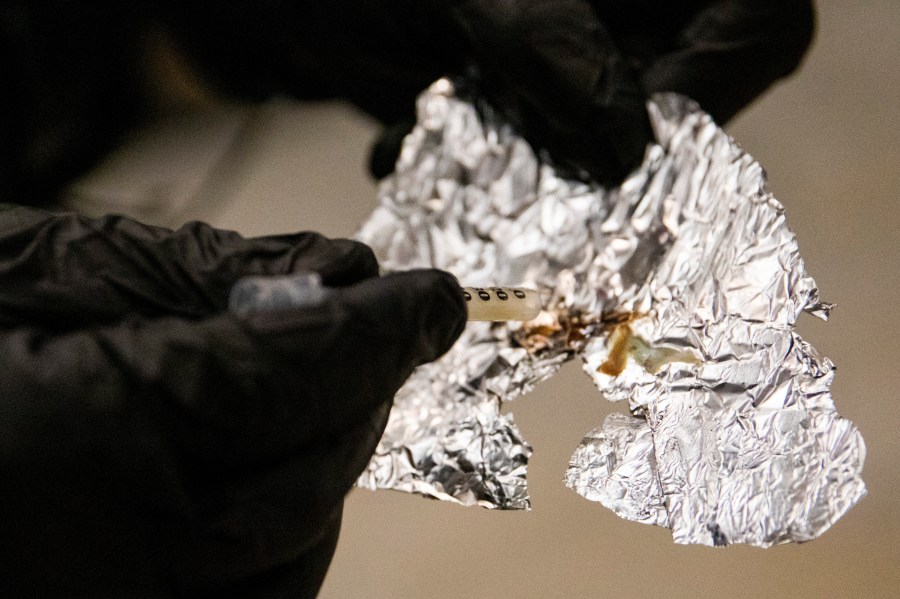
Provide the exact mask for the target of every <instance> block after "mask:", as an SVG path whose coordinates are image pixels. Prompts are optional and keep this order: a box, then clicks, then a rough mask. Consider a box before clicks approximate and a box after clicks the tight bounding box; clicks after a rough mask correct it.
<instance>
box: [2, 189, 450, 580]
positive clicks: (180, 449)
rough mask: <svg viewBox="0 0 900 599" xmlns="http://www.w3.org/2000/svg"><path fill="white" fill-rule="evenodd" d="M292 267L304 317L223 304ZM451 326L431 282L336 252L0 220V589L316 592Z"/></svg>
mask: <svg viewBox="0 0 900 599" xmlns="http://www.w3.org/2000/svg"><path fill="white" fill-rule="evenodd" d="M296 271H315V272H318V273H320V274H321V275H322V278H323V280H324V282H325V284H326V285H330V286H334V287H335V289H334V291H333V292H332V293H331V294H330V295H329V298H328V300H327V301H326V303H325V304H324V305H323V306H321V307H318V308H311V309H300V310H291V311H283V312H273V313H268V314H256V315H254V316H252V317H250V318H248V319H246V320H241V319H238V318H236V317H234V316H232V315H231V314H229V313H228V312H226V311H225V306H226V301H227V295H228V291H229V289H230V287H231V285H232V283H233V282H234V281H235V280H237V279H238V278H240V277H241V276H244V275H248V274H285V273H289V272H296ZM464 320H465V307H464V302H463V299H462V294H461V292H460V290H459V288H458V284H457V283H456V281H455V280H454V279H453V278H452V277H451V276H449V275H447V274H446V273H442V272H439V271H414V272H408V273H401V274H395V275H389V276H385V277H378V276H377V265H376V262H375V259H374V257H373V255H372V253H371V251H370V250H369V249H368V248H367V247H366V246H364V245H362V244H359V243H356V242H352V241H346V240H336V241H329V240H327V239H325V238H323V237H321V236H318V235H315V234H310V233H302V234H298V235H285V236H276V237H264V238H258V239H244V238H242V237H240V236H238V235H237V234H235V233H230V232H225V231H219V230H215V229H212V228H210V227H208V226H205V225H202V224H191V225H187V226H186V227H184V228H182V229H180V230H178V231H175V232H172V231H169V230H166V229H161V228H153V227H147V226H143V225H140V224H138V223H136V222H134V221H130V220H127V219H124V218H115V217H110V218H105V219H101V220H89V219H85V218H81V217H77V216H73V215H64V216H54V215H50V214H48V213H44V212H40V211H36V210H31V209H24V208H10V207H0V480H2V487H3V491H2V493H0V514H2V518H0V539H2V542H0V563H2V564H3V571H4V574H3V575H2V576H0V595H3V596H11V595H13V594H14V593H20V594H21V593H25V594H28V595H29V596H48V595H54V594H59V595H63V596H67V597H68V596H89V597H99V596H128V597H138V596H152V597H160V596H170V595H184V596H205V595H208V596H215V597H220V596H229V595H232V594H234V595H238V596H279V597H280V596H292V597H295V596H296V597H304V596H312V595H314V594H315V592H316V590H317V589H318V588H319V585H320V584H321V581H322V578H323V576H324V573H325V569H326V568H327V565H328V563H329V561H330V559H331V556H332V553H333V551H334V545H335V542H336V538H337V532H338V528H339V523H340V514H341V507H342V501H343V497H344V495H345V493H346V492H347V491H348V490H349V489H350V487H351V485H352V484H353V482H354V481H355V479H356V478H357V476H358V475H359V474H360V472H361V471H362V469H363V468H364V467H365V465H366V463H367V462H368V460H369V458H370V456H371V454H372V452H373V451H374V448H375V446H376V444H377V441H378V439H379V438H380V434H381V432H382V430H383V427H384V425H385V423H386V418H387V415H388V412H389V409H390V405H391V400H392V397H393V395H394V393H395V392H396V390H397V389H398V388H399V387H400V385H401V384H402V383H403V381H404V380H405V379H406V378H407V376H408V375H409V374H410V372H411V371H412V370H413V368H415V367H416V366H417V365H419V364H421V363H423V362H426V361H429V360H433V359H435V358H437V357H438V356H439V355H441V354H442V353H443V352H444V351H446V350H447V349H448V347H449V346H450V345H451V344H452V342H453V341H454V340H455V339H456V337H457V336H458V335H459V333H460V331H461V329H462V327H463V325H464ZM15 596H18V595H15Z"/></svg>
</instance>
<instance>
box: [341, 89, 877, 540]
mask: <svg viewBox="0 0 900 599" xmlns="http://www.w3.org/2000/svg"><path fill="white" fill-rule="evenodd" d="M649 109H650V114H651V118H652V121H653V124H654V127H655V130H656V135H657V139H658V142H659V143H658V145H654V146H651V147H650V148H648V151H647V154H646V156H645V160H644V163H643V165H642V166H641V167H640V168H639V169H638V170H637V171H635V173H634V174H633V175H632V176H630V177H629V178H628V180H626V181H625V182H624V183H623V184H622V185H621V186H620V187H618V188H615V189H604V188H600V187H597V186H592V185H588V184H585V183H582V182H578V181H575V180H569V179H565V178H563V177H561V176H558V175H557V174H556V173H555V172H554V170H553V168H552V167H551V166H549V165H548V164H547V163H546V162H545V161H543V160H541V159H540V158H538V157H536V156H535V154H534V153H533V151H532V150H531V148H530V147H529V145H528V144H527V143H526V142H524V141H523V140H522V139H521V138H519V137H518V136H517V135H516V134H515V133H514V132H513V131H512V130H511V129H510V128H509V127H508V126H506V125H505V124H503V123H502V122H501V121H500V119H499V118H497V116H496V115H494V114H493V113H492V112H491V111H490V109H489V108H488V107H486V106H482V105H479V110H476V108H475V106H474V105H473V104H471V103H468V102H465V101H462V100H460V99H458V98H456V97H455V96H454V87H453V85H452V84H451V83H450V82H449V81H447V80H440V81H438V82H436V83H435V84H434V85H433V86H432V87H431V88H430V89H429V90H427V91H426V92H425V93H424V94H423V95H422V96H421V97H420V99H419V103H418V125H417V126H416V128H415V130H414V131H413V132H412V133H411V134H410V135H409V136H408V137H407V139H406V141H405V143H404V147H403V150H402V153H401V155H400V158H399V161H398V163H397V169H396V173H395V174H394V175H393V176H392V177H391V178H389V179H388V180H386V181H385V182H384V183H383V185H382V187H381V190H380V194H379V196H380V206H379V207H378V208H377V209H376V210H375V212H374V213H373V215H372V217H371V218H370V219H369V221H368V222H367V223H366V224H365V225H364V226H363V228H362V229H361V231H360V233H359V235H358V237H359V239H361V240H362V241H364V242H366V243H369V244H370V245H372V246H373V248H374V249H375V252H376V254H377V255H378V256H379V258H380V260H381V261H382V265H383V267H384V268H385V269H386V270H398V269H407V268H413V267H420V266H436V267H439V268H444V269H446V270H449V271H450V272H453V273H454V274H455V275H456V276H457V277H458V278H459V279H460V280H461V281H462V282H464V284H466V285H474V286H479V285H510V286H531V287H536V288H538V289H540V290H541V291H542V294H543V296H544V298H545V299H546V302H545V306H546V310H545V311H544V312H542V314H541V316H539V317H538V319H537V320H536V321H534V322H532V323H527V324H524V325H522V324H517V323H503V324H488V323H470V325H469V326H468V328H467V329H466V331H465V333H464V334H463V336H462V338H461V339H460V340H459V341H458V342H457V343H456V345H455V346H454V347H453V349H452V350H451V351H450V352H449V353H448V354H447V355H446V356H444V357H443V358H442V359H441V360H439V361H438V362H436V363H433V364H429V365H426V366H423V367H421V368H419V369H418V370H417V371H416V372H415V373H414V374H413V376H412V377H411V378H410V380H409V381H408V382H407V384H406V385H405V386H404V387H403V388H402V389H401V391H400V393H399V394H398V396H397V399H396V403H395V407H394V410H393V412H392V416H391V420H390V422H389V423H388V428H387V431H386V432H385V435H384V438H383V439H382V441H381V444H380V446H379V448H378V450H377V452H376V455H375V457H374V458H373V460H372V462H371V464H370V465H369V467H368V469H367V470H366V472H365V473H364V474H363V475H362V477H361V478H360V480H359V483H358V484H359V485H360V486H363V487H368V488H373V489H374V488H392V489H400V490H405V491H410V492H418V493H422V494H425V495H430V496H433V497H438V498H441V499H447V500H452V501H456V502H459V503H462V504H466V505H469V504H475V503H478V504H480V505H483V506H486V507H499V508H512V509H515V508H528V507H529V503H528V496H527V491H526V488H525V470H526V465H527V461H528V458H529V456H530V454H531V448H530V447H529V445H528V444H527V443H526V442H525V441H524V440H523V439H522V437H521V435H520V434H519V432H518V430H517V429H516V427H515V425H514V423H513V421H512V418H511V416H509V415H504V414H501V413H500V408H501V405H502V403H503V402H504V401H506V400H509V399H513V398H515V397H517V396H519V395H521V394H523V393H526V392H528V391H529V390H530V389H531V388H532V387H533V386H534V385H535V384H536V383H538V382H540V381H541V380H544V379H546V378H548V377H550V376H552V375H553V374H554V373H555V372H556V370H557V369H558V368H559V367H560V365H561V364H562V363H563V362H565V361H566V360H568V359H570V358H572V357H574V356H575V355H580V356H581V357H582V359H583V361H584V368H585V371H586V372H587V373H588V374H589V375H590V376H591V377H592V378H593V380H594V382H595V384H596V385H597V386H598V388H599V389H600V390H601V392H602V393H603V395H604V396H605V397H606V398H607V399H608V400H611V401H622V400H625V401H627V402H628V407H629V412H630V414H627V415H626V414H613V415H611V416H609V417H608V418H607V420H606V422H605V423H604V425H603V426H602V427H599V428H597V429H594V430H593V431H591V432H590V433H589V434H588V435H587V437H586V438H585V439H584V441H583V443H582V445H581V446H580V447H579V448H578V449H577V450H576V452H575V454H574V456H573V457H572V460H571V462H570V465H569V468H568V471H567V473H566V484H567V485H568V486H569V487H571V488H573V489H574V490H575V491H577V492H578V493H580V494H581V495H583V496H585V497H587V498H588V499H591V500H594V501H599V502H601V503H602V504H603V505H605V506H606V507H608V508H610V509H611V510H613V511H614V512H616V513H617V514H619V515H620V516H622V517H624V518H628V519H631V520H635V521H639V522H646V523H651V524H658V525H661V526H667V527H669V528H670V529H672V532H673V536H674V538H675V540H676V541H677V542H679V543H702V544H707V545H726V544H730V543H750V544H754V545H760V546H768V545H771V544H773V543H779V542H787V541H804V540H809V539H812V538H814V537H816V536H818V535H819V534H820V533H822V532H823V531H824V530H826V529H827V528H828V527H829V526H830V525H831V524H832V523H833V522H835V521H836V520H837V519H838V518H839V517H840V516H841V515H842V514H843V513H844V512H846V511H847V509H849V508H850V507H851V506H852V505H853V504H855V503H856V502H857V501H858V500H859V499H860V498H861V497H862V496H863V495H864V494H865V486H864V484H863V482H862V480H861V478H860V472H861V469H862V464H863V460H864V458H865V447H864V444H863V441H862V438H861V436H860V434H859V432H858V431H857V430H856V428H855V427H854V426H853V425H852V423H850V422H849V421H847V420H844V419H841V418H840V417H839V416H838V415H837V413H836V411H835V409H834V405H833V402H832V399H831V395H830V392H829V386H830V384H831V380H832V378H833V373H834V366H833V365H832V363H831V362H830V361H829V360H828V359H827V358H823V357H821V356H819V354H818V353H817V352H816V351H815V350H814V348H812V347H811V346H810V345H809V344H807V343H806V342H805V341H803V340H802V339H801V338H800V337H799V336H798V335H797V334H796V333H795V332H794V330H793V327H794V323H795V322H796V319H797V318H798V316H799V315H800V314H801V312H803V311H806V312H810V313H812V314H815V315H817V316H820V317H822V318H827V316H828V312H829V310H830V308H831V307H830V306H829V305H828V304H824V303H821V302H820V301H819V298H818V291H817V289H816V286H815V283H814V281H813V280H812V278H811V277H810V276H809V275H808V274H807V273H806V270H805V268H804V265H803V261H802V260H801V259H800V256H799V253H798V248H797V242H796V238H795V237H794V235H793V233H791V231H790V230H789V229H788V227H787V224H786V222H785V218H784V212H783V209H782V207H781V205H780V204H779V203H778V202H777V200H775V199H774V198H773V197H772V196H771V195H770V194H768V193H767V192H766V191H765V177H764V174H763V171H762V168H761V167H760V166H759V164H757V163H756V162H755V161H754V160H753V159H752V158H751V157H750V156H748V155H747V154H746V153H744V152H743V151H742V150H741V149H740V148H738V147H737V145H736V144H735V143H734V141H733V140H732V139H730V138H729V137H728V136H727V135H726V134H725V133H724V132H723V131H722V130H721V129H719V128H718V127H717V126H716V125H715V124H714V123H713V122H712V120H711V119H710V117H709V116H708V115H706V114H705V113H703V112H702V111H701V110H699V108H698V107H697V106H696V105H695V104H694V103H692V102H691V101H690V100H688V99H686V98H683V97H680V96H676V95H662V96H657V97H656V98H654V101H653V102H652V103H650V105H649Z"/></svg>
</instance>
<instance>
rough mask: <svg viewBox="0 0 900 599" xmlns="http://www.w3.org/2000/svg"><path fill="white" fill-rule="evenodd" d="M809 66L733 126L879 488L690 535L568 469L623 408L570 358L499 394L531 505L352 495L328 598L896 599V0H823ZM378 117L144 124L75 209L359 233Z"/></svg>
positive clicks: (241, 110) (262, 110) (899, 51)
mask: <svg viewBox="0 0 900 599" xmlns="http://www.w3.org/2000/svg"><path fill="white" fill-rule="evenodd" d="M817 4H818V9H819V27H818V35H817V39H816V41H815V45H814V47H813V49H812V51H811V52H810V54H809V55H808V58H807V60H806V62H805V64H804V66H803V67H802V69H801V71H800V72H799V73H798V74H797V75H796V76H794V77H793V78H792V79H790V80H788V81H786V82H784V83H781V84H780V85H778V86H777V87H776V88H775V89H774V90H773V91H771V92H770V93H769V94H767V95H766V96H765V97H764V98H762V99H761V100H760V101H758V102H757V103H756V104H754V105H753V106H752V107H750V108H749V109H747V110H746V111H745V112H744V113H742V114H741V115H740V116H739V117H738V118H737V119H735V120H734V122H733V123H731V124H730V125H729V127H728V130H729V132H730V133H731V134H732V135H733V136H734V137H735V138H736V139H737V140H738V142H739V143H740V144H741V145H742V146H743V147H744V148H745V149H746V150H748V151H749V152H750V153H751V154H752V155H753V156H755V157H756V158H757V159H758V160H759V161H760V162H761V163H762V164H763V166H764V167H765V168H766V170H767V171H768V174H769V179H770V188H771V190H772V192H773V193H774V194H775V196H776V197H778V198H779V199H780V200H781V201H782V203H783V204H784V205H785V206H786V208H787V214H788V222H789V223H790V224H791V226H792V227H793V229H794V230H795V231H796V233H797V236H798V237H799V240H800V248H801V252H802V255H803V257H804V258H805V260H806V263H807V267H808V269H809V271H810V272H811V273H812V275H813V276H814V277H815V278H816V280H817V282H818V283H819V287H820V289H821V290H822V294H823V297H824V299H826V300H827V301H832V302H835V303H837V304H838V308H837V310H836V311H835V312H834V314H833V317H832V320H831V322H828V323H820V322H817V321H815V319H813V318H808V319H806V320H805V321H803V322H802V323H801V327H800V328H801V332H802V334H803V335H804V336H805V337H806V338H807V339H809V340H810V341H811V342H812V343H813V344H814V345H815V346H816V347H817V348H818V349H819V350H820V351H821V352H822V353H824V354H825V355H828V356H829V357H831V358H832V359H833V360H834V361H835V363H836V364H837V365H838V375H837V378H836V381H835V383H834V387H833V393H834V398H835V402H836V403H837V406H838V409H839V411H840V413H841V414H842V415H843V416H844V417H846V418H849V419H851V420H853V421H854V422H855V423H856V424H857V425H858V427H859V428H860V429H861V431H862V433H863V435H864V437H865V439H866V442H867V445H868V456H867V460H866V466H865V470H864V478H865V480H866V482H867V484H868V487H869V495H868V496H867V497H866V498H864V499H863V500H862V501H861V503H860V504H859V505H858V506H857V507H855V508H854V509H852V510H851V511H850V512H849V513H848V514H847V515H846V516H845V517H844V518H843V519H842V520H841V521H840V522H838V523H837V524H836V525H835V526H834V527H833V528H832V529H831V530H830V531H828V532H827V533H826V534H825V535H824V536H823V537H822V538H820V539H818V540H816V541H813V542H810V543H807V544H804V545H787V546H779V547H775V548H772V549H768V550H761V549H754V548H749V547H729V548H725V549H711V548H707V547H690V546H678V545H675V544H673V543H672V540H671V536H670V534H669V532H668V531H667V530H664V529H660V528H653V527H649V526H645V525H641V524H636V523H631V522H626V521H624V520H620V519H619V518H618V517H616V516H615V515H614V514H612V513H611V512H609V511H607V510H606V509H605V508H603V507H602V506H600V505H599V504H594V503H590V502H588V501H586V500H585V499H583V498H581V497H580V496H578V495H576V494H575V493H574V492H572V491H570V490H568V489H566V488H565V487H564V485H563V483H562V476H563V473H564V471H565V468H566V465H567V463H568V459H569V457H570V455H571V453H572V451H573V450H574V448H575V447H576V446H577V445H578V443H579V442H580V440H581V438H582V436H583V435H584V434H585V433H586V432H588V431H589V430H591V429H592V428H594V427H595V426H597V425H599V424H600V423H602V421H603V419H604V417H605V416H606V414H608V413H610V412H611V411H613V410H620V409H622V407H621V406H614V405H612V404H609V403H608V402H605V401H604V400H603V399H602V398H601V397H600V395H599V394H598V393H597V392H596V391H595V389H594V388H593V387H592V386H591V384H590V382H589V381H588V379H587V377H586V376H585V375H583V374H582V372H581V371H580V365H579V364H577V363H571V364H569V365H567V367H566V368H564V369H563V371H562V372H561V373H560V374H559V375H557V376H556V377H554V378H553V379H552V380H550V381H549V382H547V383H545V384H543V385H542V386H541V387H540V388H539V389H538V390H537V391H536V392H534V393H532V394H531V395H529V396H527V397H525V398H522V399H520V400H517V401H515V402H513V403H512V404H510V405H507V406H506V409H507V411H510V410H511V411H512V412H513V413H514V414H515V419H516V422H517V423H518V425H519V427H520V429H521V430H522V431H523V434H524V435H525V437H526V438H527V439H528V440H529V441H530V442H531V443H532V444H533V446H534V449H535V454H534V458H533V460H532V462H531V463H530V465H529V475H528V478H529V486H530V490H531V494H532V498H533V511H531V512H528V513H525V512H496V511H488V510H484V509H481V508H461V507H458V506H454V505H448V504H444V503H441V502H437V501H430V500H427V499H424V498H421V497H416V496H410V495H405V494H401V493H396V492H386V491H383V492H377V493H371V492H369V491H361V490H355V491H353V492H352V493H351V494H350V496H349V498H348V501H347V504H346V511H345V520H344V529H343V533H342V536H341V540H340V544H339V546H338V549H337V554H336V555H335V559H334V563H333V565H332V567H331V570H330V573H329V575H328V578H327V580H326V582H325V586H324V588H323V591H322V597H325V598H337V597H355V596H366V597H374V598H381V597H384V598H390V597H435V598H442V597H446V598H451V597H453V598H455V597H491V596H505V597H523V598H526V597H534V598H538V597H597V596H616V597H623V598H624V597H653V596H667V597H697V596H729V597H759V596H766V595H778V596H785V597H900V570H898V564H900V549H898V543H900V534H898V533H900V498H898V494H900V476H898V464H900V447H898V444H897V443H896V439H897V436H898V430H900V395H898V393H897V387H898V381H900V367H898V361H900V343H898V335H897V323H898V320H900V308H898V305H900V301H898V297H897V291H898V288H900V276H898V266H900V260H898V255H900V252H898V246H900V208H898V200H900V197H898V196H900V144H898V141H897V137H898V134H900V125H898V124H900V2H898V1H897V0H870V1H863V0H819V2H818V3H817ZM376 133H377V127H376V125H375V124H374V123H373V122H371V121H370V120H368V119H367V118H365V117H364V116H361V115H360V114H359V113H357V112H355V111H353V110H352V109H351V108H349V107H347V106H344V105H340V104H312V105H309V104H304V105H299V104H295V103H291V102H289V101H287V100H283V101H280V100H275V101H272V102H269V103H267V104H266V105H264V106H261V107H254V108H247V107H218V108H215V109H214V110H213V111H211V112H206V113H203V114H196V113H191V114H185V115H183V116H181V117H177V118H172V119H170V120H168V121H166V122H162V123H159V124H157V125H156V126H154V127H152V128H150V129H148V130H147V131H145V132H143V133H142V134H141V135H138V136H136V137H135V139H134V140H133V142H132V143H130V144H128V145H126V146H125V147H124V148H123V149H122V150H121V151H119V152H117V153H116V154H114V155H113V156H111V157H110V158H109V159H108V160H107V161H106V162H105V163H104V164H103V165H101V166H100V167H99V168H98V169H96V170H95V171H94V172H93V173H91V174H90V175H89V176H88V177H86V178H85V179H83V180H82V181H80V182H79V183H77V184H76V185H75V186H74V187H73V188H72V192H71V196H70V200H69V207H71V208H75V209H77V210H80V211H83V212H86V213H89V214H100V213H104V212H109V211H114V212H125V213H128V214H131V215H134V216H136V217H138V218H141V219H143V220H145V221H148V222H153V223H158V224H165V225H169V226H178V225H180V224H181V223H182V222H184V221H186V220H190V219H202V220H206V221H208V222H210V223H212V224H214V225H217V226H220V227H226V228H232V229H236V230H238V231H241V232H242V233H244V234H247V235H258V234H268V233H280V232H287V231H294V230H306V229H308V230H317V231H320V232H322V233H325V234H327V235H330V236H350V235H352V234H353V233H354V231H355V230H356V228H357V226H358V225H359V224H360V223H361V222H362V221H363V220H364V219H365V218H366V216H367V215H368V213H369V212H370V211H371V209H372V208H373V206H374V201H375V183H374V182H373V181H371V180H370V179H369V177H368V175H367V174H366V171H365V163H366V158H367V152H368V148H369V144H370V143H371V141H372V140H373V139H374V136H375V135H376Z"/></svg>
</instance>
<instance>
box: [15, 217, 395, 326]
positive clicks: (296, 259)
mask: <svg viewBox="0 0 900 599" xmlns="http://www.w3.org/2000/svg"><path fill="white" fill-rule="evenodd" d="M377 268H378V267H377V261H376V260H375V257H374V255H373V254H372V251H371V250H370V249H369V248H368V247H366V246H365V245H363V244H360V243H358V242H355V241H349V240H342V239H339V240H329V239H326V238H324V237H322V236H320V235H317V234H315V233H298V234H294V235H280V236H271V237H260V238H255V239H247V238H244V237H242V236H241V235H239V234H237V233H235V232H233V231H224V230H220V229H215V228H213V227H210V226H209V225H205V224H203V223H190V224H188V225H185V226H184V227H182V228H181V229H178V230H177V231H171V230H169V229H165V228H162V227H151V226H148V225H143V224H141V223H138V222H136V221H134V220H131V219H128V218H124V217H120V216H107V217H104V218H101V219H96V220H94V219H88V218H84V217H80V216H77V215H74V214H66V215H52V214H50V213H47V212H43V211H39V210H34V209H27V208H21V207H10V208H7V209H5V210H0V276H2V278H3V280H4V285H3V286H2V288H0V327H3V326H5V327H13V326H22V325H25V324H30V325H32V326H40V327H43V328H46V329H49V330H58V331H62V330H74V329H76V328H80V327H83V326H90V325H97V324H110V323H114V322H118V321H120V320H121V319H122V318H124V317H125V316H126V315H140V316H144V317H148V318H152V317H158V316H167V315H178V316H182V317H188V318H197V317H202V316H206V315H209V314H211V313H214V312H218V311H221V310H223V309H224V308H225V306H226V305H227V298H228V292H229V290H230V288H231V286H232V285H233V284H234V282H235V281H236V280H237V279H238V278H240V277H242V276H244V275H267V274H285V273H290V272H297V271H303V270H309V271H315V272H318V273H320V274H321V275H322V277H323V279H324V281H325V283H326V284H328V285H338V286H340V285H348V284H352V283H354V282H356V281H359V280H361V279H364V278H366V277H371V276H374V275H376V274H377Z"/></svg>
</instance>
